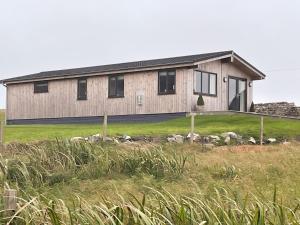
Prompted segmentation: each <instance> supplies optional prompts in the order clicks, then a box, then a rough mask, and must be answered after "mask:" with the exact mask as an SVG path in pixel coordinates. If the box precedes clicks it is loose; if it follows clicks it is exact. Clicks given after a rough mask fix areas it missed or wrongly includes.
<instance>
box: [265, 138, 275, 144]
mask: <svg viewBox="0 0 300 225" xmlns="http://www.w3.org/2000/svg"><path fill="white" fill-rule="evenodd" d="M267 142H268V143H270V144H272V143H275V142H276V138H269V139H268V140H267Z"/></svg>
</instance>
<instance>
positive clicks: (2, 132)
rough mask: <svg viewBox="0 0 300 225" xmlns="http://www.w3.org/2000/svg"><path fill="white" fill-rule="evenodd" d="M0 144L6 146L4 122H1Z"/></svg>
mask: <svg viewBox="0 0 300 225" xmlns="http://www.w3.org/2000/svg"><path fill="white" fill-rule="evenodd" d="M0 144H1V145H3V144H4V122H3V121H1V123H0Z"/></svg>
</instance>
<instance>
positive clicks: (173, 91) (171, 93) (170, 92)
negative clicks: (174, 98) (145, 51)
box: [157, 69, 176, 95]
mask: <svg viewBox="0 0 300 225" xmlns="http://www.w3.org/2000/svg"><path fill="white" fill-rule="evenodd" d="M162 72H166V73H167V78H166V87H167V85H168V77H169V76H174V77H175V79H174V87H175V88H174V90H172V91H167V92H161V91H160V73H162ZM169 72H174V74H175V75H169V74H168V73H169ZM157 83H158V95H174V94H176V69H175V70H174V69H167V70H160V71H158V82H157Z"/></svg>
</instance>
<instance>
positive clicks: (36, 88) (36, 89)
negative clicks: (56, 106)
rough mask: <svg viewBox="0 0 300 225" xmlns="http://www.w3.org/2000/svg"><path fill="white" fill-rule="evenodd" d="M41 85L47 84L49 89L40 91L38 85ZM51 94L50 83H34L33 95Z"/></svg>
mask: <svg viewBox="0 0 300 225" xmlns="http://www.w3.org/2000/svg"><path fill="white" fill-rule="evenodd" d="M39 84H47V88H46V89H45V90H44V89H39V88H38V85H39ZM48 92H49V82H48V81H35V82H34V83H33V93H34V94H41V93H48Z"/></svg>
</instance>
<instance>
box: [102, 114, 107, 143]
mask: <svg viewBox="0 0 300 225" xmlns="http://www.w3.org/2000/svg"><path fill="white" fill-rule="evenodd" d="M106 135H107V114H106V113H105V114H104V117H103V133H102V136H103V138H106Z"/></svg>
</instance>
